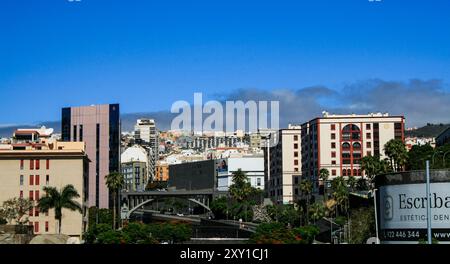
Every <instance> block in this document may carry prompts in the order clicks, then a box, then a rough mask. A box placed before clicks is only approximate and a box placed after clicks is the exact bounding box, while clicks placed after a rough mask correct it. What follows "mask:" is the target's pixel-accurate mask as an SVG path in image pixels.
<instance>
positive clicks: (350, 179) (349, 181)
mask: <svg viewBox="0 0 450 264" xmlns="http://www.w3.org/2000/svg"><path fill="white" fill-rule="evenodd" d="M347 184H348V187H350V191H354V190H355V189H356V184H357V180H356V178H355V176H353V175H350V176H348V178H347Z"/></svg>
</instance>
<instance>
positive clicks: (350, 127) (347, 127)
mask: <svg viewBox="0 0 450 264" xmlns="http://www.w3.org/2000/svg"><path fill="white" fill-rule="evenodd" d="M370 127H371V126H370V124H366V130H370ZM350 129H351V130H359V128H358V127H357V126H356V125H346V126H345V127H344V129H343V130H344V131H346V130H350ZM331 130H336V124H331Z"/></svg>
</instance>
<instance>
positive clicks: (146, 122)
mask: <svg viewBox="0 0 450 264" xmlns="http://www.w3.org/2000/svg"><path fill="white" fill-rule="evenodd" d="M134 137H135V139H136V142H138V143H140V144H142V145H145V146H147V147H148V149H149V150H148V152H149V156H150V160H149V174H150V175H149V176H150V178H151V179H153V178H154V176H155V173H156V161H158V159H159V155H158V154H159V140H158V131H157V129H156V122H155V120H153V119H146V118H145V119H144V118H142V119H138V120H137V122H136V125H135V126H134ZM139 141H141V142H139Z"/></svg>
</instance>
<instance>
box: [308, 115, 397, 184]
mask: <svg viewBox="0 0 450 264" xmlns="http://www.w3.org/2000/svg"><path fill="white" fill-rule="evenodd" d="M404 126H405V118H404V117H403V116H390V115H389V114H388V113H384V114H382V113H370V114H367V115H356V114H351V115H336V114H329V113H327V112H323V117H319V118H315V119H312V120H310V121H309V122H306V123H304V124H302V126H301V153H302V166H301V171H302V175H303V177H306V178H309V179H311V180H312V181H313V182H314V187H315V188H316V189H317V188H318V187H319V171H320V169H322V168H325V169H327V170H328V171H329V173H330V178H334V177H338V176H344V177H345V176H350V175H352V176H357V177H361V176H364V173H363V171H362V168H361V159H362V158H363V157H364V156H368V155H372V156H380V158H381V159H383V158H385V157H386V155H385V153H384V151H383V148H384V145H385V144H386V143H387V142H388V141H389V140H391V139H400V140H403V141H404V140H405V136H404Z"/></svg>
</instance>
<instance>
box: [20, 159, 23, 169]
mask: <svg viewBox="0 0 450 264" xmlns="http://www.w3.org/2000/svg"><path fill="white" fill-rule="evenodd" d="M20 169H21V170H23V159H21V160H20Z"/></svg>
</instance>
